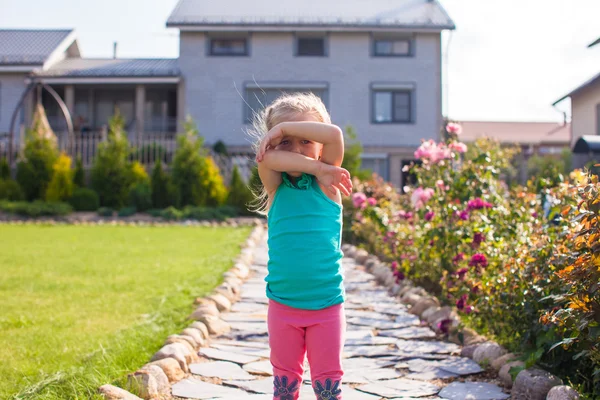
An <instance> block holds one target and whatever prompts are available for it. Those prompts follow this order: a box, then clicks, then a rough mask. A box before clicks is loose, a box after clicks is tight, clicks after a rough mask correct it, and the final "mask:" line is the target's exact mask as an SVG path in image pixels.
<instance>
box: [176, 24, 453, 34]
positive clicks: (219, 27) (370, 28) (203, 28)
mask: <svg viewBox="0 0 600 400" xmlns="http://www.w3.org/2000/svg"><path fill="white" fill-rule="evenodd" d="M167 27H168V28H177V29H179V30H180V31H181V32H207V31H210V32H240V31H244V32H314V31H328V32H417V33H440V32H441V31H443V30H447V29H451V30H453V29H456V28H455V26H454V25H451V26H439V27H435V28H434V27H431V26H425V25H423V26H419V25H412V26H398V25H380V24H376V25H365V24H360V25H327V24H309V25H308V24H302V25H293V24H267V25H257V24H242V23H240V24H185V23H167Z"/></svg>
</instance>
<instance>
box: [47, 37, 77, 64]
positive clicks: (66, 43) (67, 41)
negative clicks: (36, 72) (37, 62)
mask: <svg viewBox="0 0 600 400" xmlns="http://www.w3.org/2000/svg"><path fill="white" fill-rule="evenodd" d="M73 42H75V47H76V53H77V55H80V52H79V45H78V44H77V39H76V35H75V30H72V31H71V33H69V34H68V35H67V37H66V38H64V39H63V41H62V42H60V44H59V45H58V46H56V48H55V49H54V51H53V52H52V53H50V55H49V56H48V58H46V61H45V62H44V66H43V69H48V68H50V67H51V66H52V65H53V64H55V63H56V62H58V61H60V60H63V59H64V58H65V51H67V49H68V48H69V47H70V46H71V45H72V44H73Z"/></svg>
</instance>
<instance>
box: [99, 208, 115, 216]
mask: <svg viewBox="0 0 600 400" xmlns="http://www.w3.org/2000/svg"><path fill="white" fill-rule="evenodd" d="M98 215H100V216H101V217H112V216H114V215H115V210H113V209H112V208H110V207H100V208H99V209H98Z"/></svg>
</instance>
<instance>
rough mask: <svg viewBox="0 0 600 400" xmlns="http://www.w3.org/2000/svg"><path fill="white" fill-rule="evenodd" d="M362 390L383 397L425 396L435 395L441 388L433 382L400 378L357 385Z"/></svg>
mask: <svg viewBox="0 0 600 400" xmlns="http://www.w3.org/2000/svg"><path fill="white" fill-rule="evenodd" d="M357 389H358V390H360V391H361V392H366V393H372V394H376V395H379V396H382V397H391V398H394V397H403V398H404V397H425V396H433V395H435V394H437V393H438V392H439V390H440V388H439V387H437V386H436V385H433V384H431V383H426V382H419V381H414V380H411V379H405V378H399V379H393V380H389V381H380V382H377V383H369V384H366V385H363V386H359V387H357Z"/></svg>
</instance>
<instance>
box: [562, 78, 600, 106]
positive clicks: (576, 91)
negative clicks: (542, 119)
mask: <svg viewBox="0 0 600 400" xmlns="http://www.w3.org/2000/svg"><path fill="white" fill-rule="evenodd" d="M598 82H600V74H598V75H596V76H594V77H593V78H591V79H589V80H588V81H587V82H585V83H584V84H583V85H581V86H579V87H578V88H576V89H574V90H572V91H571V92H570V93H568V94H566V95H564V96H563V97H561V98H560V99H558V100H556V101H555V102H554V103H552V105H553V106H555V105H557V104H558V103H560V102H561V101H563V100H565V99H566V98H568V97H572V96H573V95H575V94H578V93H579V92H581V91H582V90H584V89H586V88H588V87H590V86H593V85H595V84H596V83H598Z"/></svg>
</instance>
